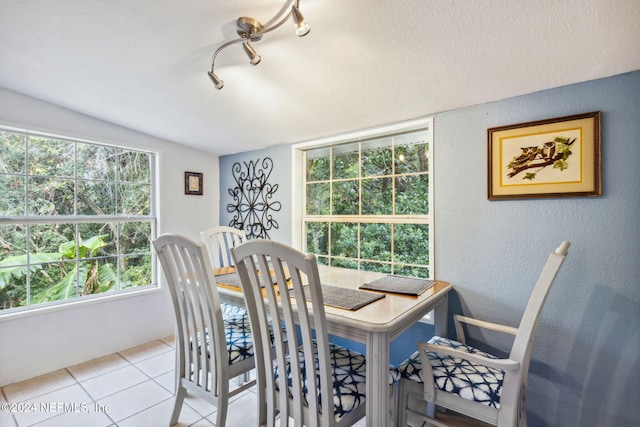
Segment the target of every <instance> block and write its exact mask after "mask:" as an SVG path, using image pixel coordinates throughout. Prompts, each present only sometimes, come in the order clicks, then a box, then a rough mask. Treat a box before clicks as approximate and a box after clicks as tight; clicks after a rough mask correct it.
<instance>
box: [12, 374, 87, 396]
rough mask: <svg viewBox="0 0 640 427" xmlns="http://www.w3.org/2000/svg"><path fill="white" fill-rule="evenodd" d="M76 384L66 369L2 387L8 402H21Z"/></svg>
mask: <svg viewBox="0 0 640 427" xmlns="http://www.w3.org/2000/svg"><path fill="white" fill-rule="evenodd" d="M75 383H76V380H75V379H74V378H73V377H72V376H71V374H70V373H69V372H68V371H67V370H66V369H60V370H58V371H54V372H51V373H49V374H45V375H40V376H38V377H35V378H31V379H29V380H26V381H22V382H19V383H15V384H11V385H8V386H5V387H3V390H4V393H5V396H6V397H7V400H8V401H9V402H22V401H23V400H27V399H31V398H33V397H36V396H39V395H41V394H45V393H49V392H51V391H54V390H58V389H61V388H64V387H68V386H70V385H73V384H75Z"/></svg>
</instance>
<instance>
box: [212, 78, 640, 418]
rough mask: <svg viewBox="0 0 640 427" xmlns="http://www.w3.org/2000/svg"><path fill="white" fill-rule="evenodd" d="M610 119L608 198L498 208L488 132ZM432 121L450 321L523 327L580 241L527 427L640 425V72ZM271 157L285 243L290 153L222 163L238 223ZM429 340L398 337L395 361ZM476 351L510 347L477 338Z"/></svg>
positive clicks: (544, 344)
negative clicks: (535, 296)
mask: <svg viewBox="0 0 640 427" xmlns="http://www.w3.org/2000/svg"><path fill="white" fill-rule="evenodd" d="M598 110H599V111H601V112H602V170H603V195H602V196H601V197H589V198H565V199H531V200H508V201H488V200H487V198H486V182H487V170H486V155H487V141H486V136H487V128H490V127H495V126H501V125H507V124H512V123H521V122H528V121H533V120H540V119H547V118H552V117H561V116H567V115H572V114H579V113H586V112H590V111H598ZM433 116H434V132H435V134H434V150H435V151H434V178H433V179H434V184H435V195H434V197H435V201H434V208H435V209H434V215H435V239H436V240H435V251H436V252H435V274H436V277H437V278H439V279H442V280H447V281H449V282H451V283H453V284H454V286H455V294H454V295H453V297H452V298H451V303H450V312H451V313H460V312H461V313H464V314H466V315H471V316H476V317H482V318H485V319H487V320H490V321H496V322H500V323H505V324H509V325H513V326H517V323H518V321H519V319H520V316H521V314H522V311H523V310H524V307H525V305H526V303H527V300H528V297H529V295H530V292H531V289H532V287H533V285H534V284H535V281H536V279H537V276H538V274H539V272H540V270H541V268H542V266H543V264H544V262H545V260H546V258H547V256H548V254H549V253H550V252H551V250H553V249H554V248H555V247H556V246H557V245H558V244H559V243H560V242H561V241H562V240H569V241H571V244H572V246H571V248H570V250H569V255H568V257H567V260H566V262H565V264H564V266H563V267H562V270H561V271H560V273H559V275H558V278H557V279H556V283H555V285H554V288H552V290H551V292H550V295H549V298H548V301H547V304H546V306H545V308H544V311H543V313H542V318H541V322H540V326H539V329H538V336H537V338H536V342H535V344H534V349H533V356H532V362H531V368H530V371H529V387H528V399H527V408H528V422H529V425H530V426H614V425H615V426H618V425H619V426H623V425H624V426H627V425H640V405H639V404H638V403H639V402H640V356H639V354H640V351H639V350H640V257H639V255H640V221H639V220H640V72H634V73H629V74H624V75H619V76H614V77H610V78H606V79H601V80H595V81H591V82H584V83H580V84H575V85H570V86H565V87H561V88H557V89H552V90H547V91H543V92H538V93H534V94H530V95H525V96H520V97H517V98H512V99H507V100H502V101H498V102H493V103H489V104H484V105H480V106H475V107H471V108H464V109H460V110H455V111H450V112H444V113H438V114H434V115H433ZM266 155H268V156H271V157H272V158H274V161H275V162H276V165H277V170H278V173H277V179H278V183H279V185H280V186H281V189H282V193H281V195H282V202H283V208H282V210H281V212H279V222H280V226H281V227H282V228H281V229H280V231H279V233H278V235H277V237H276V236H275V235H274V238H277V239H278V240H282V241H285V242H286V241H288V240H287V239H290V236H291V233H290V230H288V228H289V227H290V221H289V216H290V212H291V211H290V209H291V207H290V200H291V196H290V190H289V189H288V188H287V187H289V185H290V184H289V183H290V180H291V178H290V176H289V175H288V170H289V167H290V153H289V147H285V148H283V147H278V148H274V149H271V150H262V151H259V152H253V153H243V154H240V155H235V156H225V157H222V158H221V159H220V182H221V188H220V190H221V191H220V192H221V198H222V199H221V203H220V206H221V212H220V218H221V220H222V222H223V223H224V222H225V218H228V215H229V214H228V213H227V212H226V210H225V206H226V204H227V203H228V201H227V198H228V192H227V190H228V188H229V185H230V179H231V178H230V177H229V176H228V175H229V174H230V169H231V165H232V164H233V163H234V162H236V161H242V160H250V159H251V160H255V159H256V158H259V157H264V156H266ZM274 178H276V176H275V175H274ZM429 330H430V329H429V328H422V329H420V330H418V331H416V330H413V331H411V333H408V334H405V335H404V336H403V337H401V338H400V339H398V342H396V343H394V348H393V355H392V358H393V359H394V360H395V361H397V359H398V357H400V356H399V355H401V354H402V353H407V354H408V353H409V352H411V351H412V350H413V348H414V342H415V339H416V335H417V334H423V333H424V334H426V335H428V332H429ZM450 332H451V333H453V330H452V329H451V328H450ZM421 338H428V336H424V337H421ZM472 339H473V340H478V341H479V340H482V341H484V340H488V341H489V347H488V348H491V349H494V348H495V349H506V348H508V346H509V345H510V342H508V341H503V339H502V337H498V336H493V335H486V336H481V335H479V332H476V333H475V334H474V335H473V336H472Z"/></svg>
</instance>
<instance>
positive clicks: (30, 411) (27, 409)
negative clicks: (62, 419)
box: [14, 384, 93, 426]
mask: <svg viewBox="0 0 640 427" xmlns="http://www.w3.org/2000/svg"><path fill="white" fill-rule="evenodd" d="M20 404H21V405H22V406H21V408H22V411H19V412H16V413H14V415H15V417H16V420H17V421H18V425H20V426H30V425H33V424H35V423H38V422H41V421H44V420H47V419H49V418H53V417H56V416H58V415H62V414H67V413H76V412H88V411H90V410H91V408H93V400H92V399H91V397H90V396H89V395H88V394H87V393H86V392H85V391H84V390H83V389H82V387H80V385H79V384H74V385H71V386H69V387H65V388H62V389H59V390H55V391H52V392H49V393H45V394H42V395H39V396H37V397H34V398H32V399H28V400H25V401H23V402H21V403H20Z"/></svg>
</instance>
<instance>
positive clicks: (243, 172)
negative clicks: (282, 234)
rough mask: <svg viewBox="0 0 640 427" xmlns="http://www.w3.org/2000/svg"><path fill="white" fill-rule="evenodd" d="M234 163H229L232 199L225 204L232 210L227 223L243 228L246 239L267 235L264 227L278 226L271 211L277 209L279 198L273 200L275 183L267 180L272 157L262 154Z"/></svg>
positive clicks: (271, 167)
mask: <svg viewBox="0 0 640 427" xmlns="http://www.w3.org/2000/svg"><path fill="white" fill-rule="evenodd" d="M243 164H244V166H243V165H241V164H240V163H234V164H233V167H232V172H233V179H234V181H235V183H236V186H235V187H234V188H230V189H229V194H230V195H231V197H232V198H233V200H234V202H233V203H229V204H228V205H227V212H229V213H232V214H233V219H232V220H231V221H230V222H229V226H231V227H235V228H238V229H242V230H244V232H245V233H246V235H247V238H249V239H255V238H262V239H268V238H269V233H268V231H269V230H271V229H273V228H278V221H276V220H275V219H274V218H273V215H272V214H273V212H277V211H279V210H280V209H281V207H282V206H281V204H280V202H278V201H276V200H273V197H274V194H275V192H276V191H277V190H278V184H270V183H269V182H268V181H269V176H270V175H271V172H272V171H273V160H271V159H270V158H269V157H265V158H264V160H262V162H260V159H258V160H256V161H255V163H254V162H253V161H251V162H249V163H246V162H243Z"/></svg>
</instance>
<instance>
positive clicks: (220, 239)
mask: <svg viewBox="0 0 640 427" xmlns="http://www.w3.org/2000/svg"><path fill="white" fill-rule="evenodd" d="M200 238H201V239H202V241H203V242H204V245H205V246H206V248H207V252H208V253H209V259H210V260H211V265H212V266H213V269H214V270H216V269H219V268H226V267H233V265H234V264H233V257H232V256H231V248H234V247H236V246H237V245H239V244H240V243H242V242H244V241H245V240H246V238H247V237H246V234H245V232H244V231H243V230H239V229H237V228H233V227H227V226H224V225H217V226H214V227H211V228H208V229H206V230H205V231H203V232H201V233H200ZM246 313H247V311H246V310H245V309H244V308H243V307H238V306H235V305H232V304H228V303H225V302H223V303H222V315H223V316H225V317H226V316H239V315H246ZM246 379H247V377H245V380H246Z"/></svg>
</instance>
